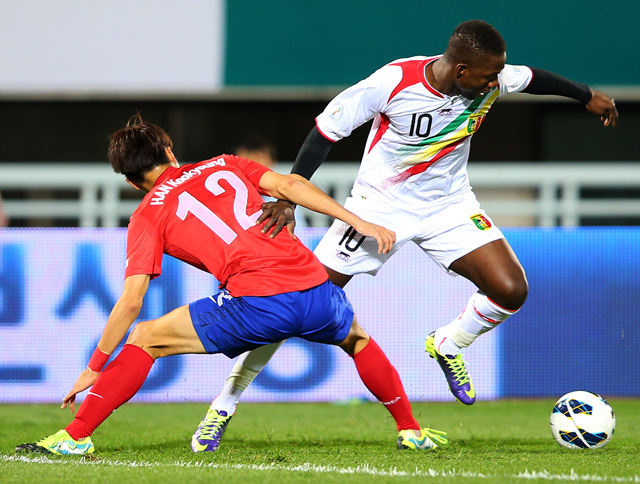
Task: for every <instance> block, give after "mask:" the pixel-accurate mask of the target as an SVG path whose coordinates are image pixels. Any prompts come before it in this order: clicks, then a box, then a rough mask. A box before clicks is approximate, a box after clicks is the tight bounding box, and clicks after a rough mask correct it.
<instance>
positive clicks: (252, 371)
mask: <svg viewBox="0 0 640 484" xmlns="http://www.w3.org/2000/svg"><path fill="white" fill-rule="evenodd" d="M282 343H284V341H280V342H279V343H272V344H270V345H265V346H260V347H259V348H256V349H254V350H251V351H247V352H245V353H242V354H241V355H240V356H238V359H237V361H236V364H235V365H233V369H232V370H231V373H230V374H229V376H228V377H227V380H226V382H225V384H224V387H222V391H221V392H220V395H218V396H217V397H216V398H215V399H214V400H213V401H212V402H211V408H213V409H215V410H224V411H225V412H227V415H233V414H234V413H236V407H237V406H238V401H239V400H240V396H241V395H242V392H244V391H245V389H246V388H247V387H248V386H249V385H250V384H251V382H252V381H253V379H254V378H255V377H256V376H258V373H260V371H262V369H263V368H264V367H265V366H266V365H267V363H268V362H269V360H270V359H271V357H272V356H273V354H274V353H275V352H276V350H277V349H278V348H280V345H282Z"/></svg>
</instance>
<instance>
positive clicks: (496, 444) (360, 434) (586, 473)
mask: <svg viewBox="0 0 640 484" xmlns="http://www.w3.org/2000/svg"><path fill="white" fill-rule="evenodd" d="M609 402H610V403H611V404H612V406H613V408H614V410H615V412H616V417H617V426H616V432H615V434H614V436H613V439H612V441H611V442H610V443H609V445H607V446H606V447H605V448H603V449H598V450H587V451H585V450H574V451H572V450H565V449H562V448H561V447H559V446H558V445H557V444H556V443H555V441H554V440H553V438H552V436H551V432H550V430H549V414H550V412H551V408H552V406H553V403H554V401H553V400H552V399H540V400H500V401H488V402H483V401H479V402H477V403H476V404H475V405H473V406H472V407H465V406H463V405H460V404H458V403H415V404H414V405H413V407H414V411H415V414H416V416H417V417H418V420H419V421H420V422H421V423H422V425H430V426H432V427H434V428H437V429H441V430H446V431H447V432H448V433H449V438H450V444H449V445H447V446H443V447H440V448H438V449H436V450H435V451H421V452H415V451H399V450H397V449H396V442H395V441H396V436H397V433H396V430H395V425H394V424H393V421H392V420H391V418H390V417H389V416H388V414H387V412H386V410H385V409H384V408H383V407H382V406H381V405H379V404H376V403H361V404H357V405H332V404H329V403H317V404H312V403H300V404H298V403H296V404H294V403H286V404H242V405H241V406H240V407H239V410H238V413H237V414H236V416H235V417H234V418H233V420H232V421H231V423H230V424H229V427H228V428H227V433H226V434H225V437H224V439H223V442H222V445H221V447H220V449H219V450H218V451H217V452H215V453H211V454H208V453H205V454H194V453H193V452H191V448H190V446H189V441H190V438H191V434H192V432H193V431H194V429H195V428H196V427H197V425H198V423H199V421H200V419H201V418H202V416H203V415H204V413H205V411H206V406H207V405H206V404H194V403H188V404H187V403H185V404H154V405H146V404H145V405H143V404H129V405H124V406H123V407H121V408H120V409H119V410H117V411H116V412H115V413H114V414H113V415H112V416H111V417H110V418H109V419H107V421H106V422H105V423H104V424H103V425H102V426H101V427H100V428H99V429H98V430H97V431H96V432H95V434H94V435H93V442H94V445H95V446H96V453H95V454H94V455H93V457H91V458H82V457H56V456H52V457H41V456H32V455H25V454H19V455H18V454H15V453H14V447H15V446H16V445H17V444H20V443H23V442H32V441H35V440H39V439H40V438H42V437H45V436H46V435H49V434H52V433H54V432H55V431H57V430H59V429H60V428H62V427H64V426H65V425H66V424H67V423H68V422H69V420H70V417H69V415H70V414H69V413H68V411H63V410H60V408H59V407H58V406H56V405H0V482H2V483H3V484H4V483H13V482H25V483H34V482H46V483H54V482H60V483H62V482H64V483H73V482H83V483H85V482H109V483H113V482H118V483H126V482H154V483H157V482H163V483H169V482H180V483H184V484H190V483H201V482H231V483H235V482H239V483H261V484H265V483H271V482H277V483H280V484H282V483H288V482H322V483H334V482H335V483H341V482H363V483H364V482H367V483H368V482H372V481H373V482H394V483H395V482H398V483H400V482H417V481H416V480H419V481H424V482H441V481H442V482H451V483H458V482H462V483H475V482H483V483H488V482H490V483H503V482H504V483H512V482H566V481H578V482H640V457H639V454H640V400H637V399H610V400H609Z"/></svg>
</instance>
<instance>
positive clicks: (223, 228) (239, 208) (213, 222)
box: [176, 171, 262, 244]
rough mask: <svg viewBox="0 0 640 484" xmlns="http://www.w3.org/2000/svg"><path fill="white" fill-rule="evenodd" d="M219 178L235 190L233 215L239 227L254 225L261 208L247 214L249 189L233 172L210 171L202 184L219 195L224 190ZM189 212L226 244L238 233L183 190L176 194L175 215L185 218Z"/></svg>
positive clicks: (244, 228)
mask: <svg viewBox="0 0 640 484" xmlns="http://www.w3.org/2000/svg"><path fill="white" fill-rule="evenodd" d="M220 180H225V181H226V182H227V183H228V184H229V185H231V188H233V190H234V192H235V193H234V195H235V196H234V198H233V215H234V217H235V219H236V221H237V222H238V224H239V225H240V227H242V229H243V230H247V229H248V228H249V227H252V226H254V225H255V223H256V220H258V217H259V216H260V214H261V213H262V210H258V211H257V212H256V213H254V214H251V215H247V202H248V200H249V190H248V188H247V186H246V185H245V184H244V182H243V181H242V180H241V179H240V178H239V177H238V176H237V175H236V174H235V173H233V172H230V171H218V172H216V173H212V174H211V175H209V176H208V177H207V180H206V181H205V184H204V185H205V187H206V189H207V190H209V191H210V192H211V193H212V194H213V195H216V196H217V195H221V194H223V193H224V192H225V191H226V190H225V188H224V187H222V186H221V185H220ZM189 213H191V214H193V215H194V216H195V217H196V218H197V219H198V220H200V221H201V222H202V223H203V224H205V225H206V226H207V227H208V228H209V229H210V230H211V231H213V232H214V233H215V234H216V235H217V236H218V237H220V238H221V239H222V240H223V241H224V242H225V243H226V244H230V243H231V242H233V241H234V240H235V238H236V237H237V236H238V234H237V233H236V232H235V231H234V230H233V229H232V228H231V227H229V225H227V224H226V223H225V222H224V221H223V220H222V219H221V218H220V217H219V216H218V215H217V214H215V213H214V212H213V211H212V210H211V209H210V208H209V207H207V206H206V205H205V204H204V203H202V202H201V201H200V200H198V199H197V198H196V197H194V196H193V195H191V194H190V193H189V192H187V191H184V192H182V193H181V194H180V195H178V210H176V215H177V216H178V217H179V218H180V219H181V220H185V219H186V218H187V214H189Z"/></svg>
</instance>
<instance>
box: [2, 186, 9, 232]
mask: <svg viewBox="0 0 640 484" xmlns="http://www.w3.org/2000/svg"><path fill="white" fill-rule="evenodd" d="M8 226H9V215H8V214H7V212H6V210H5V209H4V204H3V203H2V193H0V227H8Z"/></svg>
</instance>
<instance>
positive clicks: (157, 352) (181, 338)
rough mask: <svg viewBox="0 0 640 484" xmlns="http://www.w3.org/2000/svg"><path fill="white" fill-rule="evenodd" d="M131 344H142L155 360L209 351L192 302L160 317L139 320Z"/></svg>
mask: <svg viewBox="0 0 640 484" xmlns="http://www.w3.org/2000/svg"><path fill="white" fill-rule="evenodd" d="M127 344H131V345H135V346H138V347H140V348H142V349H143V350H144V351H146V352H147V353H148V354H149V355H150V356H151V357H152V358H153V359H154V360H155V359H157V358H162V357H163V356H170V355H182V354H202V353H206V351H205V349H204V346H202V342H201V341H200V338H199V337H198V333H196V330H195V329H194V327H193V322H192V321H191V314H190V313H189V306H188V305H186V306H181V307H179V308H177V309H174V310H173V311H171V312H170V313H167V314H165V315H164V316H162V317H160V318H158V319H154V320H150V321H142V322H140V323H138V324H137V325H136V327H135V328H134V330H133V331H132V332H131V334H130V335H129V339H128V340H127Z"/></svg>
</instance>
